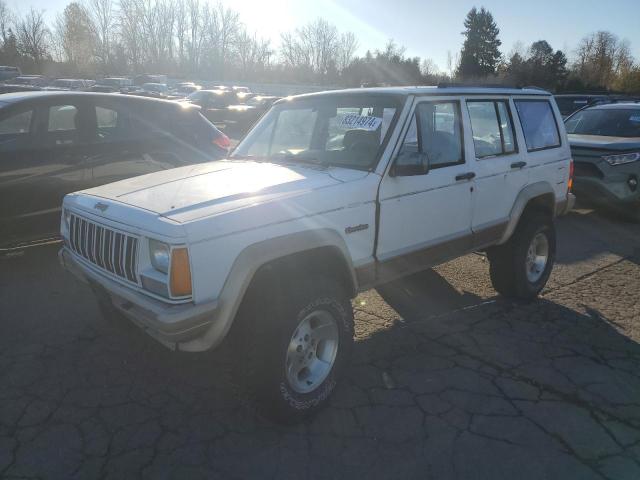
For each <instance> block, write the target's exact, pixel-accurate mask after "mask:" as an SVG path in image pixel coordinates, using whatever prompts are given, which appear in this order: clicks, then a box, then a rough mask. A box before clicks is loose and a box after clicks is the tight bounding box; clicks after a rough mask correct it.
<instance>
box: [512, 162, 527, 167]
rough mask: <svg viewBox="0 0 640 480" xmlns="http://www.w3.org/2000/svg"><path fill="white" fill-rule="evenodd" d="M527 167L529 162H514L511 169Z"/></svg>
mask: <svg viewBox="0 0 640 480" xmlns="http://www.w3.org/2000/svg"><path fill="white" fill-rule="evenodd" d="M526 166H527V162H514V163H512V164H511V168H524V167H526Z"/></svg>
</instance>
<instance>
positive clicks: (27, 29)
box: [16, 7, 49, 66]
mask: <svg viewBox="0 0 640 480" xmlns="http://www.w3.org/2000/svg"><path fill="white" fill-rule="evenodd" d="M16 30H17V40H18V51H19V52H20V54H22V55H25V56H27V57H30V58H32V59H33V61H34V62H35V64H36V65H37V66H39V65H40V64H41V63H42V60H43V59H44V58H45V57H46V56H47V54H48V53H49V48H48V45H49V29H48V28H47V25H46V23H45V21H44V12H42V11H41V10H36V9H34V8H33V7H32V8H31V9H30V10H29V11H28V12H27V13H26V14H25V16H24V17H23V18H21V19H20V20H19V21H18V24H17V27H16Z"/></svg>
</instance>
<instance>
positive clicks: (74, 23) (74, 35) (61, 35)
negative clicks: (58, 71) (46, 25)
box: [54, 2, 95, 72]
mask: <svg viewBox="0 0 640 480" xmlns="http://www.w3.org/2000/svg"><path fill="white" fill-rule="evenodd" d="M55 25H56V28H55V39H56V42H54V43H57V45H58V47H59V52H57V53H58V55H59V56H61V57H62V58H63V59H64V60H65V61H66V62H68V63H70V64H73V65H75V66H76V67H78V68H79V69H80V70H82V71H84V72H87V71H88V67H89V64H90V63H91V61H92V56H93V51H94V44H95V38H94V31H95V28H94V25H93V22H92V21H91V18H90V16H89V12H88V11H87V9H86V8H85V7H84V6H83V5H81V4H79V3H77V2H72V3H70V4H69V5H67V6H66V7H65V9H64V11H63V12H62V13H61V14H58V16H57V18H56V22H55Z"/></svg>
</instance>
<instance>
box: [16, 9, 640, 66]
mask: <svg viewBox="0 0 640 480" xmlns="http://www.w3.org/2000/svg"><path fill="white" fill-rule="evenodd" d="M204 1H206V0H204ZM210 1H215V0H210ZM221 1H222V3H223V4H225V5H227V6H229V7H231V8H233V9H234V10H236V11H237V12H239V13H240V18H241V19H242V21H243V22H244V24H245V25H246V26H247V29H248V31H249V32H250V33H254V32H255V33H256V34H257V36H258V37H264V38H268V39H270V40H271V43H272V45H273V46H274V47H277V45H278V44H279V40H280V35H281V33H282V32H286V31H289V30H294V29H295V28H297V27H299V26H300V25H303V24H305V23H308V22H310V21H313V20H314V19H316V18H318V17H323V18H325V19H327V20H329V21H330V22H331V23H333V24H334V25H336V27H338V29H339V30H340V31H352V32H353V33H355V34H356V36H357V38H358V40H359V50H358V53H359V54H363V53H364V52H366V50H375V49H382V48H383V47H384V45H385V44H386V42H387V41H388V40H389V39H393V40H394V41H395V42H396V43H397V44H399V45H402V46H404V47H406V54H407V55H409V56H412V57H413V56H419V57H421V58H430V59H432V60H433V61H434V62H435V63H436V65H437V66H438V67H439V68H440V70H442V71H445V70H446V68H447V52H448V51H450V52H451V53H452V55H455V54H456V53H457V52H459V51H460V47H461V46H462V40H463V38H462V35H461V34H460V33H461V32H462V30H463V28H464V27H463V21H464V17H465V15H466V14H467V12H468V11H469V10H470V9H471V8H472V7H473V6H474V5H476V6H478V7H480V6H484V7H486V8H487V9H488V10H489V11H490V12H491V13H492V14H493V16H494V19H495V21H496V23H497V24H498V27H499V28H500V40H501V41H502V47H501V50H502V52H503V53H508V52H509V51H510V50H511V49H512V48H513V47H514V45H515V44H516V43H517V42H522V43H523V44H524V45H529V44H530V43H532V42H535V41H536V40H541V39H544V40H547V41H548V42H549V43H550V44H551V46H552V47H553V48H554V49H561V50H563V51H565V53H567V55H568V56H569V57H571V54H572V52H573V51H574V50H575V47H576V46H577V44H578V42H579V41H580V39H581V38H582V37H584V36H585V35H587V34H588V33H590V32H594V31H596V30H609V31H611V32H613V33H615V34H616V35H618V37H620V38H626V39H628V40H629V41H630V42H631V48H632V53H633V55H634V56H635V57H636V58H637V59H639V60H640V28H639V27H640V0H604V1H603V0H536V1H535V2H529V1H519V0H483V1H482V2H478V3H475V2H469V1H462V0H393V1H390V0H342V1H337V0H221ZM7 3H8V4H9V6H10V7H11V8H12V9H14V10H16V11H19V12H20V11H22V12H24V11H26V10H28V9H29V8H30V7H31V6H33V7H35V8H37V9H43V10H45V13H46V15H47V18H48V19H51V20H53V18H55V15H56V13H57V12H59V11H61V10H62V9H64V7H65V6H66V5H67V3H69V0H8V2H7Z"/></svg>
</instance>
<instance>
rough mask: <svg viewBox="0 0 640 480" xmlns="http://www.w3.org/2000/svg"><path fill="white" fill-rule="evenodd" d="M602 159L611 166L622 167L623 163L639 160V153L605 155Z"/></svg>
mask: <svg viewBox="0 0 640 480" xmlns="http://www.w3.org/2000/svg"><path fill="white" fill-rule="evenodd" d="M602 158H603V159H604V160H605V161H606V162H607V163H608V164H609V165H611V166H615V165H624V164H625V163H632V162H637V161H638V160H640V152H633V153H622V154H620V155H606V156H604V157H602Z"/></svg>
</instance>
